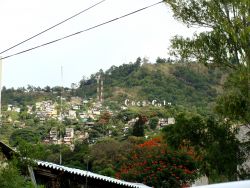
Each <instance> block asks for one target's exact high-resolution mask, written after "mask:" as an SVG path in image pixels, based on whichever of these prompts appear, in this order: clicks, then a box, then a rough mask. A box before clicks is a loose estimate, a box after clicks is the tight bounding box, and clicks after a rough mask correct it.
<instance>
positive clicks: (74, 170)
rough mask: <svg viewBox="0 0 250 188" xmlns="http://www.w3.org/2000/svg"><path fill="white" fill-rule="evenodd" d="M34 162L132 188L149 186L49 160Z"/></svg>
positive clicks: (146, 187)
mask: <svg viewBox="0 0 250 188" xmlns="http://www.w3.org/2000/svg"><path fill="white" fill-rule="evenodd" d="M36 162H37V164H38V166H44V167H48V168H52V169H55V170H59V171H64V172H68V173H71V174H76V175H79V176H84V177H89V178H93V179H99V180H103V181H107V182H112V183H115V184H118V185H123V186H127V187H134V188H150V187H148V186H146V185H144V184H141V183H132V182H127V181H123V180H118V179H115V178H111V177H108V176H103V175H100V174H96V173H93V172H89V171H85V170H80V169H76V168H70V167H66V166H62V165H58V164H54V163H50V162H45V161H38V160H37V161H36Z"/></svg>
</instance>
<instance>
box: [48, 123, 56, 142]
mask: <svg viewBox="0 0 250 188" xmlns="http://www.w3.org/2000/svg"><path fill="white" fill-rule="evenodd" d="M49 139H50V141H51V142H52V143H54V144H57V142H58V131H57V128H56V127H52V128H51V130H50V132H49Z"/></svg>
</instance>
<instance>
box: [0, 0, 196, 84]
mask: <svg viewBox="0 0 250 188" xmlns="http://www.w3.org/2000/svg"><path fill="white" fill-rule="evenodd" d="M99 1H100V0H74V1H69V0H53V1H52V0H22V1H19V0H0V23H1V31H0V51H3V50H5V49H7V48H9V47H11V46H13V45H15V44H16V43H18V42H21V41H23V40H24V39H27V38H29V37H31V36H32V35H34V34H37V33H39V32H41V31H42V30H44V29H47V28H49V27H51V26H52V25H54V24H56V23H58V22H60V21H62V20H64V19H66V18H68V17H70V16H72V15H74V14H76V13H78V12H80V11H82V10H84V9H86V8H88V7H89V6H91V5H93V4H95V3H97V2H99ZM158 1H159V0H136V1H135V0H106V1H104V2H103V3H101V4H99V5H98V6H96V7H94V8H93V9H91V10H89V11H87V12H85V13H83V14H81V15H80V16H77V17H75V18H74V19H72V20H70V21H68V22H66V23H64V24H63V25H60V26H58V27H56V28H55V29H53V30H50V31H49V32H46V33H44V34H43V35H41V36H39V37H37V38H35V39H32V40H31V41H29V42H27V43H25V44H22V45H20V46H18V47H16V48H14V49H12V50H10V51H8V52H6V53H4V54H1V56H2V57H4V56H6V55H10V54H13V53H16V52H19V51H22V50H25V49H28V48H31V47H33V46H36V45H40V44H42V43H46V42H49V41H51V40H54V39H57V38H60V37H63V36H65V35H68V34H71V33H75V32H77V31H80V30H84V29H86V28H89V27H91V26H94V25H97V24H100V23H102V22H104V21H108V20H110V19H113V18H116V17H119V16H121V15H124V14H126V13H129V12H132V11H134V10H137V9H140V8H142V7H145V6H147V5H151V4H153V3H156V2H158ZM195 31H196V30H195V29H190V28H187V27H186V26H185V25H183V24H182V23H180V22H178V21H177V20H175V19H174V18H173V13H172V12H171V9H170V8H169V7H168V6H167V5H166V4H163V3H161V4H158V5H156V6H154V7H152V8H150V9H147V10H144V11H141V12H139V13H136V14H134V15H131V16H129V17H126V18H123V19H121V20H119V21H116V22H113V23H110V24H107V25H104V26H102V27H99V28H96V29H94V30H90V31H87V32H85V33H82V34H80V35H76V36H74V37H71V38H68V39H65V40H63V41H59V42H57V43H54V44H51V45H48V46H46V47H42V48H39V49H36V50H33V51H30V52H27V53H24V54H21V55H18V56H14V57H11V58H8V59H4V60H3V74H2V79H3V80H2V85H4V86H6V87H7V88H10V87H14V88H17V87H27V85H33V86H36V87H37V86H40V87H45V86H47V85H49V86H59V85H63V86H65V87H70V85H71V83H78V82H79V81H80V80H81V79H82V77H83V76H85V77H89V76H90V75H91V74H93V73H96V72H98V71H99V70H100V69H103V70H104V71H105V70H107V69H108V68H110V67H111V66H112V65H115V66H119V65H121V64H123V63H129V62H135V60H136V59H137V57H142V58H143V57H146V58H148V59H149V61H150V62H152V63H153V62H155V60H156V58H157V57H162V58H167V57H168V56H169V55H168V48H169V46H170V39H171V38H172V37H173V36H175V35H182V36H192V34H193V33H194V32H195ZM61 67H62V69H63V79H61Z"/></svg>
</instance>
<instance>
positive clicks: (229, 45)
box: [166, 0, 250, 68]
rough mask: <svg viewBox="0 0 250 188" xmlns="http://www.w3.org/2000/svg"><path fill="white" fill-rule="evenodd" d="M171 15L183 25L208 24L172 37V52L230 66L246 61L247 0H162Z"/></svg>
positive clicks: (249, 54) (248, 58)
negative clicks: (189, 35)
mask: <svg viewBox="0 0 250 188" xmlns="http://www.w3.org/2000/svg"><path fill="white" fill-rule="evenodd" d="M166 2H167V3H168V4H169V5H170V6H171V8H172V10H173V12H174V17H175V18H177V19H178V20H181V21H182V22H184V24H186V25H187V26H200V27H207V28H209V29H208V30H207V31H205V32H201V33H199V34H195V35H194V37H193V39H190V38H187V39H184V38H183V37H175V38H174V39H173V40H172V48H173V53H172V54H174V55H177V56H179V57H180V58H182V59H186V60H187V59H188V60H195V61H198V62H203V63H213V64H218V65H224V66H228V67H232V68H239V65H243V64H245V65H246V64H247V65H248V66H249V63H250V50H249V41H250V40H249V39H250V38H249V31H250V30H249V25H248V24H247V23H248V21H247V20H248V19H249V7H250V3H249V1H247V0H239V1H231V0H225V1H219V0H215V1H209V0H200V1H195V0H190V1H186V0H177V1H171V0H166Z"/></svg>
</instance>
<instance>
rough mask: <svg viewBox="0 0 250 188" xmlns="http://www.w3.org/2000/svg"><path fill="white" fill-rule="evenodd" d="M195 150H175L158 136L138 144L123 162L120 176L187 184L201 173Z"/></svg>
mask: <svg viewBox="0 0 250 188" xmlns="http://www.w3.org/2000/svg"><path fill="white" fill-rule="evenodd" d="M192 153H193V152H192V150H186V149H184V148H182V149H181V150H178V151H177V150H172V149H170V148H169V147H168V146H167V145H166V144H164V143H163V142H162V141H161V139H159V138H154V139H152V140H148V141H146V142H144V143H142V144H138V145H136V146H135V147H134V148H133V149H132V150H131V151H130V152H129V156H128V159H127V160H126V161H124V162H123V163H122V165H121V168H120V170H119V171H118V173H117V174H116V177H117V178H120V179H124V180H127V181H132V182H143V183H144V184H146V185H149V186H153V187H183V186H185V185H187V184H190V183H191V182H192V181H194V180H195V179H196V178H197V176H198V171H197V161H196V159H195V158H194V156H193V154H192Z"/></svg>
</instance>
